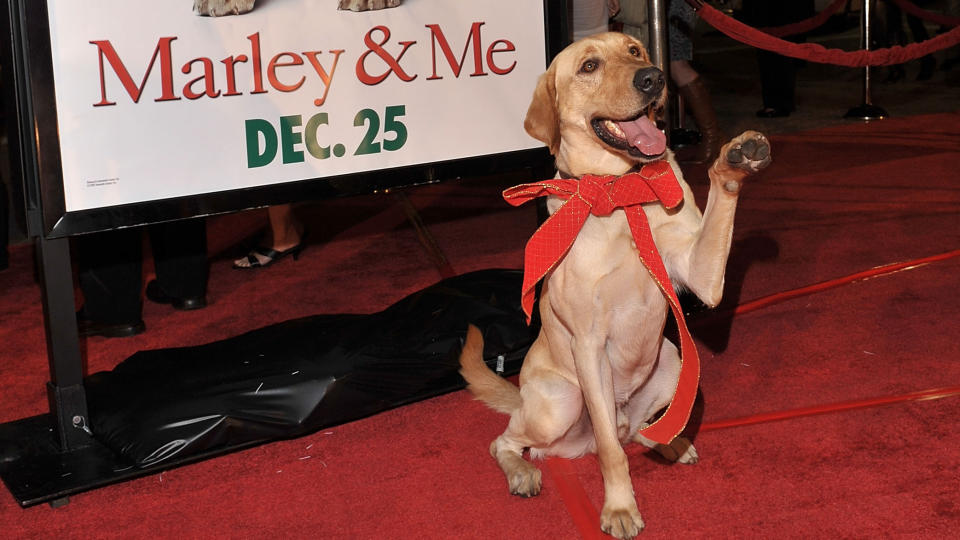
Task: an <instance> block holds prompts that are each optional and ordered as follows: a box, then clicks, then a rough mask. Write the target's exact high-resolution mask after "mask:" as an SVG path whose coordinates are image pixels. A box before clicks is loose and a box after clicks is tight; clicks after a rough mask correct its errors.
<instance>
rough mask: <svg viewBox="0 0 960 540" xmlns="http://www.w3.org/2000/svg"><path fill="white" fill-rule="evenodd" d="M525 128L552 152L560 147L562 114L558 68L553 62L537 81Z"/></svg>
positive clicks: (524, 124)
mask: <svg viewBox="0 0 960 540" xmlns="http://www.w3.org/2000/svg"><path fill="white" fill-rule="evenodd" d="M523 128H524V129H526V130H527V133H529V134H530V136H531V137H533V138H534V139H537V140H538V141H541V142H543V143H544V144H546V145H547V147H548V148H549V149H550V153H551V154H556V153H557V150H558V149H559V148H560V116H559V114H558V113H557V82H556V69H555V68H554V66H553V64H551V65H550V67H549V68H548V69H547V71H546V72H545V73H544V74H543V75H540V79H539V80H538V81H537V88H536V89H535V90H534V91H533V101H531V102H530V108H529V109H527V118H526V119H525V120H524V121H523Z"/></svg>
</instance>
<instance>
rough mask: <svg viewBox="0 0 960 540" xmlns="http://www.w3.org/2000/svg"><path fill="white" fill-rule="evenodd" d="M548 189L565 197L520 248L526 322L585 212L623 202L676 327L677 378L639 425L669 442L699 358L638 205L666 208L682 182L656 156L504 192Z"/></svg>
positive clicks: (682, 419)
mask: <svg viewBox="0 0 960 540" xmlns="http://www.w3.org/2000/svg"><path fill="white" fill-rule="evenodd" d="M548 195H555V196H557V197H560V198H561V199H565V200H566V202H565V203H563V205H562V206H561V207H560V208H559V209H558V210H557V211H556V212H554V214H553V215H552V216H550V218H549V219H547V221H546V222H544V223H543V225H542V226H541V227H540V228H539V229H538V230H537V232H535V233H534V234H533V236H532V237H531V238H530V241H529V242H527V247H526V249H525V250H524V269H523V289H522V299H521V303H522V306H523V312H524V313H525V314H526V315H527V323H528V324H529V322H530V314H531V312H532V310H533V301H534V296H535V294H536V293H535V287H536V285H537V282H539V281H540V280H541V279H543V277H544V276H546V275H547V273H548V272H550V271H551V270H553V268H554V267H555V266H556V265H557V264H558V263H559V262H560V260H561V259H563V257H564V255H566V253H567V251H569V250H570V246H572V245H573V242H574V241H575V240H576V239H577V234H578V233H579V232H580V229H581V228H582V227H583V224H584V222H586V221H587V216H589V215H590V214H593V215H595V216H607V215H610V214H612V213H613V211H614V210H616V209H617V208H622V209H623V210H624V212H625V213H626V216H627V223H628V224H629V225H630V231H631V232H632V233H633V239H634V242H635V243H636V245H637V254H638V256H639V257H640V260H641V262H642V263H643V265H644V266H645V267H646V268H647V271H649V272H650V275H651V277H653V280H654V281H655V282H656V283H657V285H658V286H659V287H660V291H661V292H662V293H663V295H664V296H665V297H666V298H667V302H668V303H669V304H670V309H671V310H673V316H674V318H675V319H676V320H677V326H678V330H679V333H680V352H681V366H680V378H679V380H678V381H677V389H676V391H675V392H674V396H673V401H672V402H671V403H670V406H669V407H667V410H666V412H664V414H663V416H661V417H660V419H659V420H657V421H656V422H654V423H653V424H651V425H650V426H648V427H646V428H644V429H642V430H640V433H641V434H642V435H644V436H645V437H647V438H648V439H651V440H653V441H656V442H658V443H661V444H669V443H670V441H672V440H673V438H674V437H676V436H677V435H678V434H679V433H680V432H681V431H683V428H684V427H686V425H687V420H688V419H689V418H690V411H691V409H692V408H693V402H694V400H695V399H696V397H697V384H698V383H699V380H700V359H699V357H698V356H697V349H696V345H694V343H693V338H692V337H691V336H690V331H689V330H688V329H687V323H686V321H685V320H684V318H683V310H682V309H681V308H680V301H679V299H678V298H677V293H676V291H674V289H673V284H672V283H671V282H670V276H669V275H667V269H666V267H664V265H663V260H662V259H661V258H660V252H659V251H657V246H656V244H655V243H654V241H653V234H652V233H651V232H650V224H649V223H648V222H647V216H646V214H645V213H644V211H643V207H642V205H643V204H644V203H651V202H657V201H659V202H660V203H661V204H663V206H664V207H666V208H675V207H677V206H678V205H679V204H680V203H681V202H682V201H683V188H682V187H681V186H680V183H679V181H677V177H676V175H675V173H674V172H673V168H672V167H671V166H670V164H669V163H667V162H666V161H655V162H653V163H647V164H646V165H644V166H643V167H642V168H641V169H640V170H639V171H637V172H632V173H628V174H625V175H623V176H592V175H585V176H583V177H582V178H581V179H579V180H575V179H556V180H549V181H546V182H539V183H534V184H521V185H519V186H514V187H512V188H509V189H507V190H505V191H504V192H503V198H504V199H506V201H507V202H508V203H510V204H511V205H513V206H519V205H521V204H523V203H525V202H528V201H531V200H533V199H536V198H538V197H545V196H548Z"/></svg>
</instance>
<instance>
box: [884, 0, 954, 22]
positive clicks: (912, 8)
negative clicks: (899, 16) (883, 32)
mask: <svg viewBox="0 0 960 540" xmlns="http://www.w3.org/2000/svg"><path fill="white" fill-rule="evenodd" d="M890 1H892V2H893V3H894V4H896V5H897V6H899V7H900V9H902V10H903V11H904V12H905V13H909V14H910V15H913V16H914V17H917V18H920V19H923V20H925V21H930V22H932V23H936V24H939V25H941V26H960V17H951V16H949V15H942V14H940V13H933V12H930V11H927V10H925V9H921V8H919V7H917V6H916V5H915V4H913V3H912V2H907V0H890Z"/></svg>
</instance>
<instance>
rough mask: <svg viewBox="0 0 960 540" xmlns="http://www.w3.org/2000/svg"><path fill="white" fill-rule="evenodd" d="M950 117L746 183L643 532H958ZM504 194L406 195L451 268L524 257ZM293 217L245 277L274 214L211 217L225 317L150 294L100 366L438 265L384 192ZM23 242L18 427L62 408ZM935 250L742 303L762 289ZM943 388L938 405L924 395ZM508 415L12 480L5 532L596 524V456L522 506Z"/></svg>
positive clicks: (4, 408) (785, 140)
mask: <svg viewBox="0 0 960 540" xmlns="http://www.w3.org/2000/svg"><path fill="white" fill-rule="evenodd" d="M958 126H960V114H942V115H933V116H924V117H914V118H901V119H892V120H884V121H883V122H879V123H872V124H865V125H860V124H857V125H849V126H844V127H840V128H831V129H824V130H818V131H814V132H806V133H800V134H794V135H789V136H782V137H773V145H774V159H775V161H774V164H773V165H772V166H771V167H770V169H769V170H768V171H766V172H765V173H763V175H762V176H761V177H759V178H757V179H756V180H755V181H753V182H752V183H751V185H748V186H747V188H746V189H745V191H744V195H743V197H742V203H741V207H740V211H739V215H738V224H737V228H736V232H735V247H734V251H733V254H732V256H731V262H730V269H729V272H728V278H727V292H726V297H725V301H724V304H723V305H722V306H721V308H720V309H719V310H717V311H714V312H704V313H697V314H695V315H693V316H692V317H691V322H692V324H691V326H692V327H693V328H694V333H695V335H696V337H697V338H698V339H699V340H700V349H701V356H702V358H703V364H704V365H703V377H702V381H701V390H702V394H703V407H702V411H700V413H699V414H696V413H697V411H695V419H694V420H695V421H694V422H693V424H692V425H691V428H690V429H691V434H692V435H693V436H694V438H695V441H696V444H697V448H698V450H699V453H700V456H701V461H700V463H699V464H697V465H694V466H680V465H676V466H674V465H669V464H667V463H665V462H664V461H663V460H661V459H659V458H657V457H654V456H651V455H650V454H649V453H647V452H644V451H643V449H641V448H639V447H630V448H629V449H628V455H629V457H630V465H631V471H632V476H633V478H634V485H635V489H636V493H637V497H638V500H639V501H640V508H641V512H642V513H643V515H644V518H645V520H646V522H647V529H646V531H645V532H644V533H643V536H644V537H646V538H668V537H696V538H873V537H893V538H946V537H953V536H954V535H955V534H956V531H957V530H960V488H958V487H957V478H960V432H958V430H957V429H956V426H957V418H958V417H960V396H958V395H957V394H956V391H957V389H958V387H960V346H958V345H957V339H956V332H957V331H958V329H960V325H958V321H960V308H958V306H957V291H960V256H954V255H951V254H952V253H955V252H956V250H958V249H960V183H958V179H960V175H958V172H957V165H958V164H960V127H958ZM704 178H705V176H704V171H703V169H702V168H701V169H691V170H689V171H687V180H688V181H689V182H690V183H691V184H693V185H694V187H695V191H697V193H698V194H700V195H703V194H705V190H706V185H705V181H704ZM514 180H515V179H514ZM511 183H515V182H513V181H512V180H511V179H504V178H487V179H472V180H464V181H459V182H450V183H445V184H441V185H436V186H428V187H422V188H416V189H413V190H410V191H408V195H409V197H410V199H411V201H412V202H413V204H414V205H415V206H416V207H417V209H418V210H419V211H420V213H421V215H422V216H423V220H424V222H425V223H426V224H427V225H428V226H429V229H430V231H431V233H432V234H433V235H434V237H435V238H436V240H437V242H438V244H439V246H440V248H441V249H442V251H443V253H444V254H445V255H446V257H447V259H448V261H449V263H450V266H452V268H453V270H454V271H455V272H456V273H464V272H468V271H472V270H477V269H482V268H491V267H514V268H518V267H520V265H521V262H522V249H523V244H524V242H525V241H526V239H527V238H528V237H529V235H530V234H531V233H532V232H533V230H534V229H535V227H536V217H535V212H534V210H533V208H520V209H514V208H511V207H509V206H508V205H507V204H506V203H504V202H502V201H501V200H500V199H499V192H500V190H501V189H503V188H504V187H506V186H508V185H511ZM301 215H302V216H303V217H304V219H305V220H306V221H307V223H308V227H309V230H310V244H311V245H310V246H309V248H308V249H307V250H306V251H305V252H304V254H303V256H302V257H301V259H300V260H299V261H297V262H293V261H284V262H283V263H281V264H278V265H276V266H274V267H271V268H268V269H265V270H261V271H252V272H240V271H234V270H231V269H230V268H229V264H230V259H231V257H233V256H237V255H240V254H241V253H242V252H243V249H244V246H245V245H246V244H244V243H245V242H248V241H250V239H251V238H252V237H253V236H254V235H255V234H256V233H257V231H258V229H259V228H260V227H262V224H263V222H264V221H265V216H264V215H263V214H262V213H259V212H253V213H248V214H238V215H231V216H225V217H220V218H216V219H212V220H210V221H209V229H210V244H211V253H212V254H213V256H214V257H215V259H214V263H213V267H212V272H211V274H212V277H211V282H210V300H211V302H212V304H211V305H210V307H208V308H207V309H205V310H201V311H197V312H187V313H180V312H174V311H173V310H172V309H170V308H169V307H165V306H156V305H150V304H147V305H146V307H145V310H144V319H145V321H146V323H147V326H148V332H147V333H146V334H143V335H141V336H137V337H135V338H130V339H122V340H106V339H100V338H94V339H90V340H87V341H86V342H85V344H84V347H85V351H86V358H87V363H88V371H89V372H93V371H98V370H103V369H110V368H111V367H113V365H115V364H116V363H117V362H119V361H121V360H122V359H124V358H126V357H127V356H129V355H130V354H132V353H133V352H135V351H137V350H141V349H146V348H157V347H168V346H174V345H188V344H199V343H205V342H208V341H212V340H216V339H221V338H225V337H229V336H233V335H237V334H239V333H241V332H244V331H246V330H250V329H253V328H258V327H262V326H265V325H267V324H270V323H272V322H276V321H279V320H284V319H290V318H295V317H300V316H304V315H308V314H315V313H337V312H372V311H377V310H380V309H382V308H384V307H386V306H387V305H389V304H391V303H393V302H395V301H397V300H399V299H400V298H402V297H403V296H405V295H406V294H408V293H410V292H412V291H415V290H417V289H420V288H422V287H424V286H426V285H428V284H430V283H432V282H434V281H437V280H439V279H440V278H441V270H440V269H439V268H438V267H437V266H436V265H434V264H432V263H431V262H430V259H429V258H428V256H427V255H426V252H425V251H424V249H423V248H422V247H421V245H420V244H419V243H418V240H417V236H416V234H415V232H414V231H413V229H412V228H411V227H410V226H409V225H408V223H407V221H406V218H405V216H404V213H403V209H402V206H401V205H400V204H398V202H397V199H395V198H394V197H393V196H392V195H379V196H368V197H354V198H348V199H339V200H332V201H324V202H321V203H317V204H313V205H310V206H305V207H303V208H301ZM31 251H32V250H31V249H30V247H28V246H25V247H19V248H14V250H13V252H12V254H11V255H12V258H11V268H10V269H9V270H7V271H4V272H2V273H0V320H2V321H3V323H2V328H0V340H2V343H3V349H2V350H3V353H2V360H0V382H2V384H3V392H2V398H0V421H3V422H6V421H11V420H14V419H17V418H21V417H24V416H31V415H35V414H40V413H43V412H45V411H46V396H45V391H44V386H43V385H44V382H45V381H46V377H47V373H46V369H47V367H46V357H45V352H44V349H43V343H44V339H43V332H42V323H41V309H40V306H39V298H40V292H39V289H38V287H37V286H36V285H35V284H34V282H33V271H32V261H31ZM937 255H944V257H940V258H934V260H929V261H926V262H925V263H924V264H921V265H919V266H915V265H905V267H904V268H898V269H897V271H895V272H887V273H883V274H882V275H879V276H877V277H870V278H866V279H864V278H863V276H860V278H859V279H854V280H852V281H849V282H848V281H847V280H843V282H842V283H837V284H835V285H836V286H833V287H830V288H824V289H823V290H812V291H801V292H802V294H799V295H796V296H790V295H787V297H785V298H782V301H779V302H775V303H772V304H771V305H761V306H759V307H758V308H757V309H755V310H753V311H748V312H743V313H738V314H736V315H731V314H732V313H733V308H734V307H735V306H737V305H741V304H747V303H748V302H750V301H752V300H755V299H758V298H762V297H767V296H769V295H778V294H779V293H784V292H786V291H792V290H794V289H800V288H803V287H807V286H810V285H814V284H819V283H823V282H828V281H831V280H835V279H838V278H843V277H845V276H854V275H857V274H859V273H860V272H864V271H867V270H870V269H871V268H874V267H878V266H883V265H889V264H893V263H901V262H908V261H913V260H918V259H925V258H929V257H933V256H937ZM781 296H783V295H781ZM932 389H947V390H945V391H944V392H941V394H946V395H936V394H935V393H933V394H931V395H928V396H927V395H925V396H920V397H922V398H923V399H919V400H918V399H908V398H910V397H917V396H911V394H914V393H917V392H924V391H927V390H932ZM951 391H952V393H951ZM899 398H903V399H902V400H901V399H899ZM934 398H937V399H934ZM779 413H782V414H779ZM731 419H733V420H735V422H733V423H734V424H736V426H730V425H727V424H726V421H727V420H731ZM753 422H757V423H753ZM741 424H745V425H741ZM505 425H506V417H505V416H502V415H499V414H497V413H495V412H492V411H490V410H488V409H487V408H485V407H484V406H483V405H482V404H480V403H478V402H475V401H473V400H471V399H470V397H469V396H468V395H467V394H466V393H464V392H457V393H454V394H450V395H446V396H442V397H439V398H436V399H432V400H429V401H426V402H422V403H418V404H414V405H410V406H407V407H403V408H400V409H396V410H392V411H389V412H386V413H383V414H380V415H377V416H375V417H372V418H368V419H366V420H362V421H359V422H354V423H351V424H347V425H343V426H339V427H336V428H333V429H330V430H326V431H323V432H319V433H316V434H313V435H310V436H307V437H303V438H301V439H296V440H292V441H283V442H277V443H273V444H269V445H265V446H261V447H257V448H254V449H251V450H246V451H243V452H238V453H234V454H231V455H228V456H224V457H221V458H217V459H214V460H211V461H207V462H203V463H199V464H195V465H190V466H186V467H182V468H178V469H174V470H171V471H167V472H164V473H162V474H157V475H153V476H150V477H147V478H143V479H140V480H136V481H132V482H129V483H126V484H121V485H116V486H112V487H107V488H104V489H100V490H97V491H94V492H90V493H86V494H82V495H79V496H75V497H73V498H72V499H71V502H70V504H69V505H67V506H66V507H64V508H60V509H53V508H50V507H48V506H46V505H41V506H37V507H33V508H29V509H26V510H23V509H20V508H19V506H18V505H17V504H16V502H15V501H14V500H13V498H12V497H11V496H10V495H9V493H0V531H3V536H4V537H9V538H91V537H93V538H114V537H116V538H121V537H122V538H143V537H165V538H166V537H186V538H203V537H231V538H246V537H265V536H268V535H278V534H282V535H285V536H287V537H290V538H440V537H444V538H450V537H453V538H578V537H590V538H593V537H599V536H600V534H599V530H598V526H597V523H598V518H597V515H598V512H599V508H600V505H601V503H602V480H601V477H600V473H599V470H598V468H597V464H596V459H595V458H594V457H592V456H590V457H586V458H583V459H580V460H575V461H553V460H551V461H547V462H545V463H541V464H540V467H541V468H542V469H543V470H544V489H543V492H542V494H541V495H540V496H539V497H536V498H532V499H520V498H517V497H512V496H510V495H509V494H508V492H507V489H506V485H505V482H504V479H503V477H502V474H501V473H500V471H499V469H498V468H497V467H496V465H495V464H494V462H493V461H492V459H490V457H489V455H488V454H487V446H488V444H489V442H490V440H492V439H493V438H494V437H496V436H497V435H498V434H499V433H500V432H501V431H502V430H503V428H504V427H505ZM698 427H699V428H700V429H699V430H698Z"/></svg>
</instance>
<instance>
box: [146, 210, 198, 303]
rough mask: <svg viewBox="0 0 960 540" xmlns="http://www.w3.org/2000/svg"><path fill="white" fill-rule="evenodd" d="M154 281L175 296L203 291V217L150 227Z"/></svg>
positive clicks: (190, 295) (195, 295)
mask: <svg viewBox="0 0 960 540" xmlns="http://www.w3.org/2000/svg"><path fill="white" fill-rule="evenodd" d="M150 243H151V246H152V247H153V261H154V266H155V267H156V270H157V282H158V283H159V284H160V288H162V289H163V290H164V292H166V293H167V294H168V295H170V296H174V297H177V298H189V297H198V296H204V295H206V293H207V276H208V274H209V265H208V263H207V227H206V220H204V219H188V220H183V221H175V222H172V223H161V224H159V225H154V226H152V227H150Z"/></svg>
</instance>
